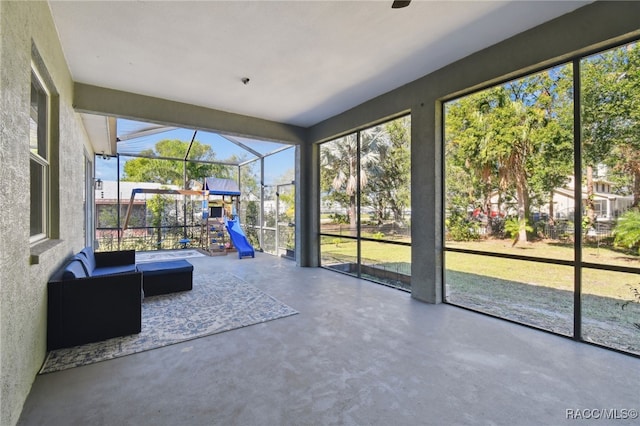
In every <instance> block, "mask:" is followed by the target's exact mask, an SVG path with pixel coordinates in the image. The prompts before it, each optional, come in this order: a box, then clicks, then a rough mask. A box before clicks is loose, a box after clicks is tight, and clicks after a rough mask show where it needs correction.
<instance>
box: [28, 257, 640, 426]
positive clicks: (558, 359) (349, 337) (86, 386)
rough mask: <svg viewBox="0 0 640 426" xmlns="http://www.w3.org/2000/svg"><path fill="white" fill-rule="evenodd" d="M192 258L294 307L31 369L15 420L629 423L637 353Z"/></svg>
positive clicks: (286, 264)
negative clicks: (161, 342)
mask: <svg viewBox="0 0 640 426" xmlns="http://www.w3.org/2000/svg"><path fill="white" fill-rule="evenodd" d="M190 262H191V263H193V264H194V266H195V270H196V273H207V274H214V273H216V272H218V271H221V270H226V271H231V272H233V273H235V274H236V275H238V276H239V277H241V278H242V279H244V280H245V281H247V282H249V283H251V284H253V285H255V286H256V287H259V288H260V289H262V290H263V291H265V292H266V293H268V294H270V295H272V296H273V297H276V298H277V299H279V300H281V301H282V302H284V303H286V304H288V305H289V306H291V307H293V308H294V309H296V310H298V311H299V312H300V313H299V314H298V315H294V316H291V317H287V318H283V319H278V320H275V321H271V322H268V323H264V324H259V325H254V326H250V327H245V328H243V329H238V330H233V331H229V332H226V333H221V334H217V335H213V336H209V337H205V338H201V339H197V340H193V341H189V342H185V343H182V344H177V345H173V346H169V347H165V348H161V349H156V350H152V351H148V352H144V353H141V354H136V355H131V356H127V357H123V358H119V359H115V360H111V361H106V362H101V363H97V364H93V365H89V366H85V367H79V368H74V369H70V370H66V371H62V372H58V373H51V374H47V375H42V376H38V377H36V379H35V382H34V384H33V388H32V390H31V394H30V395H29V397H28V399H27V401H26V403H25V406H24V410H23V413H22V417H21V419H20V421H19V424H20V425H154V426H158V425H422V424H424V425H461V424H470V425H471V424H473V425H475V424H487V425H529V424H531V425H540V424H545V425H552V424H553V425H557V424H564V423H567V424H575V420H572V419H568V418H567V417H568V414H569V417H571V416H572V415H573V416H574V417H575V416H576V415H577V416H580V415H582V416H583V417H584V416H589V415H591V416H593V415H598V413H599V412H597V411H575V410H577V409H582V410H596V409H607V410H609V409H611V410H614V409H615V410H618V411H609V412H608V413H609V415H615V416H617V417H627V418H626V419H625V418H623V419H619V420H615V424H616V425H623V424H638V421H639V420H637V419H631V418H630V417H632V415H633V413H634V412H633V411H629V412H627V411H623V410H638V409H640V360H639V359H637V358H633V357H630V356H626V355H622V354H618V353H615V352H613V351H608V350H605V349H601V348H597V347H594V346H590V345H587V344H582V343H576V342H574V341H572V340H569V339H566V338H562V337H558V336H554V335H551V334H548V333H544V332H540V331H537V330H533V329H529V328H526V327H523V326H519V325H514V324H511V323H508V322H506V321H501V320H497V319H494V318H490V317H487V316H483V315H481V314H476V313H473V312H469V311H466V310H463V309H460V308H456V307H453V306H449V305H444V304H442V305H428V304H424V303H420V302H418V301H415V300H412V299H411V297H410V295H409V294H408V293H404V292H401V291H398V290H394V289H391V288H387V287H384V286H380V285H376V284H373V283H370V282H366V281H360V280H357V279H354V278H351V277H347V276H345V275H342V274H339V273H336V272H331V271H328V270H324V269H320V268H297V267H295V264H294V263H293V262H292V261H289V260H284V259H279V258H276V257H272V256H269V255H265V254H257V256H256V258H255V259H243V260H239V259H238V258H237V257H236V256H223V257H212V258H209V257H207V258H196V259H190ZM568 410H574V411H573V412H571V411H570V412H569V413H568ZM572 413H573V414H572ZM625 413H626V414H625ZM636 413H637V411H636ZM602 423H603V422H599V423H598V424H602Z"/></svg>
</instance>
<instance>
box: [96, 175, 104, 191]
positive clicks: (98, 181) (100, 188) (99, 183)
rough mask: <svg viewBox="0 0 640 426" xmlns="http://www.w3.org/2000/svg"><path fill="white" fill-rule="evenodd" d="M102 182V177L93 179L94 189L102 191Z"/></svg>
mask: <svg viewBox="0 0 640 426" xmlns="http://www.w3.org/2000/svg"><path fill="white" fill-rule="evenodd" d="M102 183H103V182H102V179H100V178H98V179H96V181H95V188H96V191H102Z"/></svg>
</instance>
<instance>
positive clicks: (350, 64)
mask: <svg viewBox="0 0 640 426" xmlns="http://www.w3.org/2000/svg"><path fill="white" fill-rule="evenodd" d="M391 3H392V0H380V1H351V2H348V1H304V0H298V1H268V0H264V1H196V2H190V1H135V2H134V1H125V2H112V1H77V2H74V1H56V0H52V1H50V6H51V11H52V13H53V17H54V20H55V24H56V27H57V29H58V32H59V36H60V40H61V42H62V48H63V50H64V54H65V57H66V60H67V62H68V65H69V67H70V70H71V74H72V76H73V79H74V80H75V81H76V82H79V83H86V84H91V85H95V86H101V87H106V88H111V89H117V90H123V91H127V92H133V93H138V94H142V95H148V96H154V97H159V98H164V99H169V100H173V101H179V102H185V103H189V104H194V105H199V106H204V107H209V108H214V109H218V110H223V111H228V112H234V113H239V114H244V115H248V116H254V117H258V118H263V119H268V120H274V121H278V122H283V123H288V124H294V125H299V126H303V127H307V126H311V125H313V124H316V123H318V122H320V121H322V120H324V119H326V118H329V117H331V116H333V115H336V114H338V113H340V112H343V111H345V110H347V109H349V108H352V107H354V106H356V105H358V104H360V103H362V102H364V101H366V100H368V99H371V98H373V97H375V96H377V95H380V94H382V93H385V92H387V91H389V90H392V89H394V88H396V87H399V86H402V85H403V84H405V83H408V82H410V81H413V80H415V79H417V78H419V77H421V76H423V75H425V74H428V73H429V72H431V71H434V70H436V69H438V68H441V67H443V66H445V65H447V64H449V63H451V62H453V61H455V60H457V59H460V58H462V57H464V56H467V55H469V54H470V53H473V52H475V51H478V50H480V49H482V48H485V47H487V46H490V45H492V44H495V43H496V42H499V41H501V40H503V39H505V38H508V37H510V36H512V35H514V34H517V33H519V32H522V31H524V30H525V29H528V28H532V27H534V26H536V25H538V24H541V23H543V22H545V21H548V20H550V19H552V18H555V17H557V16H560V15H562V14H565V13H567V12H569V11H572V10H574V9H577V8H578V7H581V6H583V5H584V4H586V3H589V1H523V0H517V1H427V0H422V1H420V0H413V1H412V3H411V5H410V6H409V7H407V8H405V9H391ZM243 77H248V78H250V81H249V83H248V84H247V85H245V84H243V83H242V81H241V80H242V78H243Z"/></svg>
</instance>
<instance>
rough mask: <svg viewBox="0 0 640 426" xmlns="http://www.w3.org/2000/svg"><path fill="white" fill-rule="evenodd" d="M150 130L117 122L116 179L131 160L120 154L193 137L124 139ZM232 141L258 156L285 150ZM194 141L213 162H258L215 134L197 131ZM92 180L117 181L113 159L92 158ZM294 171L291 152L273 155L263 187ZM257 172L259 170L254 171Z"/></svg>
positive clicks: (177, 133)
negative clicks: (212, 156)
mask: <svg viewBox="0 0 640 426" xmlns="http://www.w3.org/2000/svg"><path fill="white" fill-rule="evenodd" d="M148 126H153V125H150V124H148V123H140V122H136V121H130V120H123V119H118V125H117V129H118V137H119V138H121V139H123V141H122V142H118V153H120V154H121V158H120V175H121V176H122V171H123V169H124V163H125V162H126V159H131V158H132V157H124V156H122V155H123V154H124V153H139V152H140V151H143V150H145V149H153V147H154V146H155V144H156V143H157V142H159V141H161V140H163V139H179V140H181V141H185V142H190V141H191V139H192V138H193V136H194V130H190V129H173V130H169V131H163V132H160V133H155V134H149V135H146V136H142V137H138V138H135V139H128V140H127V139H126V135H128V134H131V133H135V132H137V131H140V130H141V129H144V128H147V127H148ZM233 139H234V140H235V141H237V142H240V143H242V144H245V145H247V146H248V147H250V148H251V149H253V150H254V151H256V152H258V153H260V154H263V155H264V154H268V153H270V152H273V151H274V150H276V149H279V148H281V147H284V146H286V145H285V144H280V143H277V142H265V141H260V140H255V139H248V138H243V137H237V136H234V137H233ZM195 140H197V141H198V142H200V143H203V144H207V145H210V146H211V148H212V150H213V151H214V152H215V155H216V159H218V160H221V161H224V160H227V159H229V158H231V157H232V156H234V155H235V156H236V157H238V158H245V159H246V160H252V159H255V158H258V157H257V156H256V155H254V154H252V153H250V152H248V151H245V150H244V149H242V148H240V147H239V146H237V145H236V144H234V143H232V142H230V141H229V140H227V139H225V138H224V137H222V136H221V135H219V134H216V133H211V132H204V131H197V133H196V135H195ZM95 164H96V178H98V179H102V180H104V181H107V180H116V179H117V171H116V169H117V159H116V158H108V159H106V160H105V159H102V158H101V157H100V156H96V163H95ZM294 168H295V149H294V148H293V147H292V148H289V149H286V150H285V151H282V152H279V153H277V154H273V155H270V156H268V157H266V158H265V184H267V185H269V184H276V183H283V182H282V180H283V176H285V175H287V176H289V175H292V174H293V172H292V171H293V170H294ZM258 170H259V169H258Z"/></svg>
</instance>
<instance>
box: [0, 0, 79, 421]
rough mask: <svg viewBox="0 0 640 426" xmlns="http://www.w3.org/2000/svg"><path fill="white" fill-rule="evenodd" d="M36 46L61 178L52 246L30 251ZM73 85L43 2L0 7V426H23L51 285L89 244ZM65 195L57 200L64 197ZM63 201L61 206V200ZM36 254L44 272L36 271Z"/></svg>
mask: <svg viewBox="0 0 640 426" xmlns="http://www.w3.org/2000/svg"><path fill="white" fill-rule="evenodd" d="M32 45H33V46H35V47H36V49H37V51H38V53H39V55H40V57H41V59H42V62H43V64H44V66H45V67H46V70H47V72H48V74H49V75H50V77H51V81H52V82H53V85H54V87H55V90H56V91H57V93H58V94H59V96H58V100H59V141H60V148H59V155H58V157H57V159H56V158H52V159H51V163H52V170H54V172H56V171H57V174H58V175H59V176H60V178H59V182H58V185H56V186H55V187H54V188H53V190H52V194H53V196H54V210H58V209H59V214H56V215H55V217H54V220H53V229H54V232H55V234H56V236H57V237H59V238H57V241H54V242H53V243H54V244H51V242H50V243H49V244H45V245H40V246H39V247H35V248H34V247H31V246H30V245H29V208H30V204H29V192H28V191H29V184H28V183H29V103H30V80H31V60H32ZM72 90H73V84H72V81H71V76H70V74H69V71H68V69H67V66H66V63H65V61H64V56H63V54H62V50H61V48H60V46H59V43H58V38H57V33H56V30H55V28H54V26H53V21H52V19H51V15H50V11H49V6H48V4H47V3H45V2H7V1H0V182H1V185H2V190H1V191H0V212H2V213H1V214H0V383H1V387H0V424H2V425H13V424H15V423H16V422H17V420H18V418H19V416H20V412H21V409H22V405H23V403H24V400H25V398H26V397H27V395H28V393H29V390H30V388H31V384H32V382H33V380H34V377H35V375H36V374H37V372H38V370H39V368H40V366H41V364H42V362H43V360H44V356H45V353H46V301H47V298H46V296H47V290H46V283H47V280H48V277H49V276H50V275H51V273H52V272H53V271H54V270H55V268H57V267H58V266H59V265H60V264H61V263H62V262H63V261H64V260H65V259H66V257H67V256H69V255H70V254H71V253H72V252H73V251H74V250H77V249H80V248H81V246H82V242H83V240H84V236H83V231H82V229H83V228H82V223H83V220H84V219H83V201H82V190H83V181H84V176H83V155H84V154H83V153H84V152H85V150H86V149H88V148H86V147H87V145H86V143H87V138H86V133H85V131H84V129H83V127H82V125H81V120H80V118H79V116H78V115H77V114H76V113H74V112H73V109H72V106H71V100H72V95H73V93H72ZM58 189H59V192H58ZM57 199H59V200H62V202H61V203H59V206H58V203H57V202H56V200H57ZM34 251H38V252H39V253H40V256H39V264H36V265H30V255H31V253H32V252H34Z"/></svg>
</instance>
